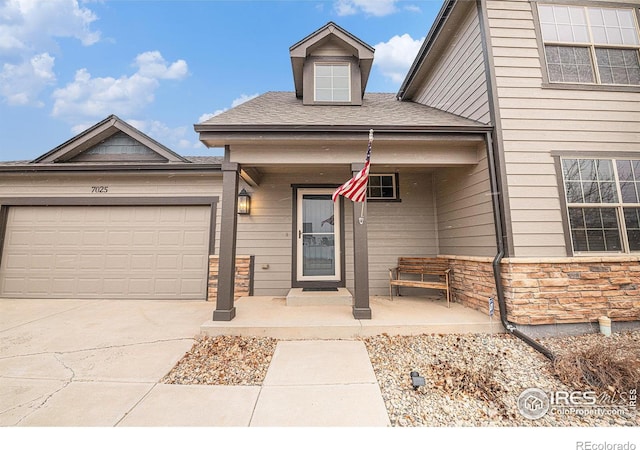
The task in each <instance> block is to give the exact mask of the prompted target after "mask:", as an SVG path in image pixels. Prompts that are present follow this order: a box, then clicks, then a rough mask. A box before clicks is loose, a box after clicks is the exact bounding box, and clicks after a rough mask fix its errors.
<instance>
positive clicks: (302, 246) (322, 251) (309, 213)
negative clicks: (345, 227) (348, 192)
mask: <svg viewBox="0 0 640 450" xmlns="http://www.w3.org/2000/svg"><path fill="white" fill-rule="evenodd" d="M301 191H302V192H300V196H299V201H300V203H299V205H298V206H299V214H298V227H299V228H298V238H299V239H298V246H299V248H298V257H299V260H298V279H299V280H309V281H312V280H318V281H322V280H327V281H329V280H337V279H338V277H339V274H340V267H339V266H340V264H339V255H340V252H339V248H338V247H339V240H340V238H339V236H340V234H339V226H340V224H339V217H338V216H337V214H338V208H337V207H336V205H335V204H334V202H333V200H331V193H325V192H322V191H319V192H318V191H317V190H316V192H313V190H311V189H308V190H307V189H305V190H301ZM309 191H311V192H309Z"/></svg>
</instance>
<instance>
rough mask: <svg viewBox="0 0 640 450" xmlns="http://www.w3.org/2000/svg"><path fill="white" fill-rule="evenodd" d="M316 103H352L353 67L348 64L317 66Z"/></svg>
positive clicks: (315, 76)
mask: <svg viewBox="0 0 640 450" xmlns="http://www.w3.org/2000/svg"><path fill="white" fill-rule="evenodd" d="M314 79H315V96H314V100H315V101H316V102H349V101H351V67H350V65H349V64H348V63H346V64H328V63H316V64H315V75H314Z"/></svg>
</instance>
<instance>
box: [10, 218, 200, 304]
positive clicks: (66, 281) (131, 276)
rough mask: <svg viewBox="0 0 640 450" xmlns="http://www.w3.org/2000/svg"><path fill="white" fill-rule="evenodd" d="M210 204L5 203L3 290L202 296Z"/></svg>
mask: <svg viewBox="0 0 640 450" xmlns="http://www.w3.org/2000/svg"><path fill="white" fill-rule="evenodd" d="M210 217H211V208H210V207H207V206H53V207H51V206H15V207H10V208H9V209H8V217H7V224H6V231H5V242H4V251H3V257H2V263H1V265H0V296H3V297H15V298H24V297H26V298H33V297H47V298H123V299H137V298H145V299H204V298H205V296H206V292H207V265H208V254H209V234H210V233H209V229H210Z"/></svg>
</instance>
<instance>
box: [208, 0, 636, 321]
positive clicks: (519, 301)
mask: <svg viewBox="0 0 640 450" xmlns="http://www.w3.org/2000/svg"><path fill="white" fill-rule="evenodd" d="M566 3H567V2H564V3H563V2H556V1H550V2H544V3H543V2H540V3H538V2H530V1H527V0H521V1H520V0H516V1H478V2H461V1H446V2H445V4H444V5H443V7H442V10H441V12H440V15H439V17H438V18H437V19H436V22H435V23H434V25H433V27H432V29H431V30H430V32H429V34H428V36H427V39H426V40H425V43H424V45H423V47H422V49H421V50H420V52H419V54H418V56H417V58H416V60H415V62H414V64H413V66H412V68H411V69H410V71H409V73H408V74H407V77H406V79H405V81H404V82H403V84H402V87H401V89H400V91H399V92H398V93H397V95H396V97H397V99H396V100H397V101H396V102H395V103H394V102H393V101H391V99H390V98H389V99H388V100H389V102H388V103H385V104H384V105H382V104H381V105H380V106H381V109H382V110H384V113H383V114H382V117H379V116H369V115H368V114H370V113H371V112H372V111H373V109H372V106H373V105H375V104H376V103H377V102H379V101H380V102H381V101H382V98H383V97H379V95H380V94H367V93H365V94H364V95H363V97H362V103H359V98H355V97H354V93H355V92H358V93H359V92H360V90H361V89H362V90H364V87H365V86H366V80H365V78H363V77H362V76H361V75H362V74H364V73H366V71H367V70H368V67H370V66H369V62H368V61H369V54H368V53H367V48H366V46H364V49H362V48H360V47H358V44H362V43H360V42H357V39H356V38H354V37H353V36H350V35H348V33H346V32H345V31H344V30H341V29H340V28H339V27H337V26H335V24H328V25H327V26H326V27H324V28H322V29H320V30H318V31H317V32H316V33H314V34H312V35H310V36H308V37H307V38H305V39H304V40H303V41H301V42H300V43H298V44H296V45H294V46H293V47H292V48H291V49H290V52H291V58H292V67H293V71H294V80H295V87H296V95H295V98H294V96H293V95H290V94H285V93H268V94H265V95H264V96H262V97H259V98H257V99H256V100H254V101H253V102H250V103H247V104H245V105H243V106H241V107H239V108H237V109H235V110H232V111H229V112H228V113H226V114H223V115H221V116H218V117H215V118H213V119H211V120H210V121H208V122H205V123H203V124H199V125H196V131H198V132H199V133H200V138H201V140H202V141H203V142H204V143H205V144H207V145H211V146H214V145H216V146H218V145H224V146H225V148H226V156H225V158H226V162H227V164H228V165H227V168H228V169H229V170H230V171H231V172H234V171H238V170H240V168H241V167H249V168H250V169H251V170H254V171H255V172H256V173H258V174H261V175H262V176H263V178H261V180H260V181H259V182H255V180H254V183H253V186H252V183H251V182H249V185H247V186H245V187H246V188H247V189H249V188H251V187H253V192H254V197H255V199H256V201H257V202H258V203H259V204H260V205H262V206H263V207H264V208H265V209H264V210H259V212H257V214H256V216H253V214H252V216H251V217H250V218H245V217H242V218H240V220H239V221H238V222H237V223H234V224H229V225H228V226H227V230H229V231H228V232H229V235H228V236H229V240H231V236H233V234H234V233H236V232H237V245H239V246H240V248H241V252H244V253H248V252H250V251H251V248H250V247H249V246H250V245H252V244H248V245H247V244H245V242H255V240H257V237H253V238H252V237H251V236H252V233H256V232H258V233H260V234H261V235H262V236H264V238H263V239H264V240H261V242H263V243H264V244H263V245H264V247H269V246H270V245H274V247H275V248H277V250H275V249H274V250H269V249H267V248H260V249H259V250H258V249H257V248H256V247H253V249H254V250H255V251H254V252H251V253H256V267H257V269H256V289H257V292H259V293H264V294H268V295H283V293H284V291H285V290H286V289H288V288H289V285H288V283H289V282H291V286H295V285H296V282H297V283H298V284H302V283H303V281H302V280H303V279H304V277H299V278H296V273H295V270H296V269H295V267H294V266H295V265H296V264H297V263H298V262H296V260H295V257H294V256H292V255H295V253H296V250H295V249H296V245H297V242H298V241H297V240H296V239H301V238H302V239H304V234H305V233H304V230H302V231H301V230H300V226H298V227H296V226H293V227H292V228H291V232H290V233H291V235H288V234H287V233H286V232H285V233H284V234H283V232H282V229H281V228H279V227H276V226H274V225H273V224H269V227H270V231H268V232H267V233H268V234H262V227H261V226H260V225H261V224H262V223H264V222H269V221H271V220H272V219H274V218H275V217H276V216H277V217H278V220H283V221H284V222H285V224H286V225H289V222H290V221H291V222H292V223H294V222H295V220H294V217H295V210H293V211H292V212H289V210H290V209H291V208H292V207H291V206H290V205H286V204H285V205H283V204H282V203H278V204H279V205H280V206H284V209H282V210H280V214H276V213H275V210H273V209H271V208H272V207H273V206H272V205H275V204H276V203H275V202H273V201H272V200H270V199H269V198H268V194H267V192H266V189H265V188H266V187H267V186H268V187H269V188H272V189H277V190H278V194H276V195H275V196H274V197H275V198H278V199H279V200H282V199H287V202H288V201H289V199H290V197H289V195H287V194H288V192H287V191H291V190H293V192H292V194H291V195H292V197H291V199H292V200H293V198H295V197H296V195H297V196H299V194H296V189H298V188H302V189H304V186H305V185H306V183H309V184H311V185H313V184H315V183H320V184H325V183H326V185H327V187H328V188H329V189H330V188H331V187H334V186H336V185H337V184H339V182H340V181H342V180H343V179H345V178H347V177H348V176H349V174H350V172H354V171H355V170H356V169H358V168H359V167H360V166H359V165H358V161H359V160H358V155H359V154H361V152H362V147H364V144H363V142H364V135H365V129H366V128H373V129H374V130H376V140H375V141H374V151H373V156H372V173H373V174H374V175H376V173H377V174H380V175H381V179H387V180H388V179H395V180H396V181H397V183H398V187H399V191H397V193H396V195H397V196H398V197H399V199H400V200H401V202H400V203H393V202H391V201H389V200H390V199H389V200H385V199H382V201H380V202H379V203H378V201H377V200H373V199H372V200H370V201H369V202H368V203H367V222H366V226H367V232H366V233H363V234H364V235H366V237H365V238H363V237H360V238H358V235H359V234H358V230H359V227H358V225H357V223H356V217H357V211H355V210H353V209H352V205H351V202H345V203H344V204H343V205H342V206H341V207H340V208H344V209H345V211H342V212H343V216H344V218H343V222H342V223H341V225H342V227H343V228H344V229H346V230H347V231H346V232H345V238H344V242H343V245H344V246H345V251H344V253H345V255H346V259H345V261H344V263H343V266H344V265H346V268H347V270H346V273H345V274H344V277H346V279H343V278H341V279H340V280H339V282H340V283H346V286H347V287H348V288H350V289H354V290H355V292H354V294H355V298H356V300H355V302H356V306H354V315H355V316H356V317H358V314H357V313H356V312H357V311H358V306H357V304H358V291H359V290H360V292H363V291H364V290H365V289H366V287H368V289H369V292H363V296H365V295H366V296H368V295H369V294H374V295H375V294H380V295H383V294H384V291H385V289H386V275H385V274H386V268H387V267H390V266H392V265H393V264H394V261H395V259H396V258H397V256H400V255H403V256H417V255H420V256H435V255H438V256H440V257H442V258H447V259H449V261H450V266H451V267H452V269H453V276H452V278H453V297H454V299H455V301H458V302H460V303H462V304H464V305H466V306H470V307H473V308H476V309H479V310H482V311H488V299H489V298H491V297H495V296H496V295H498V297H501V298H502V300H503V301H504V302H505V304H506V308H505V313H506V314H507V315H508V319H509V320H510V321H512V322H513V323H514V324H517V325H558V324H575V323H588V322H593V321H595V320H597V318H598V317H599V316H602V315H607V316H609V317H611V318H612V319H613V320H616V321H637V320H638V319H639V318H640V278H639V273H640V265H639V264H638V262H639V254H638V250H639V248H640V234H639V229H640V228H639V221H638V220H639V219H638V211H640V209H639V208H638V207H639V206H640V203H638V201H639V198H638V194H639V193H638V191H637V190H638V188H639V186H640V185H639V184H637V183H638V181H639V179H638V176H637V175H636V170H637V169H640V162H639V160H640V147H638V145H640V123H639V121H640V116H638V112H639V110H638V108H639V106H638V105H640V101H639V100H640V88H639V84H640V79H639V67H638V49H639V48H640V46H639V42H640V40H639V32H638V7H639V6H640V5H639V3H638V2H632V3H625V4H620V3H614V2H599V3H591V2H583V3H579V2H574V1H571V2H568V3H569V4H568V5H567V4H566ZM353 40H355V41H356V42H355V43H354V42H353ZM356 48H357V50H353V49H356ZM363 55H364V57H363ZM341 57H342V58H345V59H341ZM348 58H352V59H351V61H353V62H354V63H353V64H350V65H349V69H342V70H343V76H344V78H345V79H347V78H349V77H348V76H347V75H348V74H349V73H350V76H351V80H352V81H351V83H352V84H351V90H350V91H349V93H350V94H349V95H347V94H346V90H345V95H344V96H343V98H342V99H341V100H340V101H337V100H335V99H333V101H332V103H328V102H327V101H326V100H327V99H326V98H325V97H323V95H324V91H321V88H322V86H324V84H323V83H324V82H325V80H324V79H323V78H322V76H321V75H319V73H320V71H322V70H323V69H320V68H319V67H320V66H321V65H323V64H328V65H329V66H332V70H334V69H335V67H336V66H337V65H339V64H338V61H343V62H346V61H347V60H348ZM353 58H356V59H353ZM356 61H358V63H357V64H356ZM363 61H366V63H363ZM357 67H360V68H361V72H360V73H357ZM354 69H355V70H356V72H353V71H354ZM349 71H351V72H349ZM331 76H333V82H334V83H336V86H337V85H339V83H340V78H339V75H336V74H335V73H334V74H333V75H331V74H330V75H329V77H331ZM311 80H313V82H312V81H311ZM353 80H355V81H353ZM363 80H365V81H363ZM358 82H359V85H358ZM314 87H315V91H313V97H312V94H311V93H310V92H309V91H311V89H313V88H314ZM338 95H340V93H339V92H338ZM285 105H286V106H285ZM347 105H350V106H347ZM420 105H422V106H424V107H427V108H426V109H422V110H420V109H419V106H420ZM279 108H284V111H282V110H280V109H279ZM414 108H417V109H415V110H414V111H413V112H411V113H409V112H408V111H409V110H410V109H412V110H413V109H414ZM428 108H433V109H428ZM267 111H268V113H269V114H267ZM443 112H444V113H449V114H450V115H449V116H442V118H443V119H444V120H446V122H447V123H448V124H449V126H448V127H447V125H445V124H444V123H441V122H438V121H436V120H435V115H436V113H437V114H438V115H440V114H441V113H443ZM350 114H354V115H357V117H353V116H349V115H350ZM396 114H397V115H396ZM352 117H353V118H352ZM439 117H440V116H439ZM460 119H467V120H468V121H469V122H466V123H463V122H460ZM396 120H397V122H396ZM445 130H447V131H449V133H448V135H446V133H444V131H445ZM299 132H304V133H306V135H304V134H299ZM354 132H356V134H359V135H360V136H362V137H361V138H360V139H358V137H357V136H353V133H354ZM349 133H351V134H349ZM436 136H440V137H442V140H441V141H438V140H437V139H438V138H436ZM289 138H290V139H291V140H292V141H293V142H291V141H289V142H285V141H286V140H287V139H289ZM463 138H464V139H463ZM333 139H337V141H333ZM354 141H356V142H357V144H355V145H354V143H355V142H354ZM463 141H464V142H467V143H468V144H470V143H471V142H472V141H475V147H474V148H473V152H475V156H472V155H471V152H468V151H467V152H465V150H464V149H463V148H461V145H462V142H463ZM337 146H339V147H337ZM467 148H469V147H467ZM347 149H348V150H347ZM440 151H443V152H444V153H445V154H446V156H445V155H442V156H441V155H440V154H439V152H440ZM465 153H467V156H468V158H463V159H459V157H461V156H462V155H464V154H465ZM341 165H342V167H340V166H341ZM349 165H350V166H351V167H350V169H351V170H349ZM318 166H320V167H321V169H319V168H318ZM276 167H278V168H276ZM223 168H224V166H223ZM271 172H276V173H274V174H273V175H271ZM639 172H640V171H639ZM225 173H226V172H225ZM291 173H296V174H302V173H303V174H304V175H303V176H302V177H301V178H302V180H301V181H299V180H296V179H290V178H289V177H290V175H289V174H291ZM297 176H299V175H297ZM274 178H277V181H276V180H275V179H274ZM373 179H374V180H375V181H374V183H382V181H379V180H377V179H376V178H375V176H374V178H373ZM265 180H266V181H267V185H266V186H265V185H263V184H262V183H263V182H264V181H265ZM278 182H279V183H281V186H280V187H279V188H277V187H276V186H277V185H278ZM492 182H493V184H494V186H493V187H492ZM329 185H332V186H329ZM230 186H234V184H232V183H230ZM230 189H232V188H230ZM634 189H636V190H635V191H634ZM231 192H233V191H231ZM392 196H393V195H392ZM223 197H225V196H224V194H223ZM293 203H295V202H293ZM231 207H232V205H230V206H229V209H231ZM349 210H351V211H349ZM345 212H346V214H345ZM292 214H293V215H292ZM224 215H225V213H224V206H223V216H224ZM349 219H351V220H349ZM345 220H346V221H345ZM349 222H351V223H349ZM301 226H302V227H303V228H304V225H301ZM349 228H352V231H351V230H349ZM224 229H225V227H224V224H223V231H222V233H223V237H222V240H223V241H224V240H225V236H227V235H226V234H224ZM342 232H344V231H342ZM296 234H297V235H298V236H297V237H296ZM496 235H497V236H496ZM245 239H246V240H245ZM279 239H280V242H278V240H279ZM363 239H366V241H365V240H363ZM496 242H497V243H498V244H497V245H496ZM269 243H272V244H269ZM365 243H366V250H367V252H364V251H363V252H362V253H367V256H368V258H369V259H368V272H367V273H366V274H364V273H360V274H359V269H358V268H359V266H360V264H359V263H358V262H357V256H356V255H357V251H358V249H359V247H360V246H364V245H365ZM282 249H286V250H287V251H285V254H284V255H282V256H283V257H281V258H279V259H278V261H279V263H278V264H280V266H275V265H274V266H272V265H271V264H269V263H268V262H267V263H266V264H264V267H269V269H264V270H273V269H276V268H277V267H280V269H281V270H280V273H276V270H273V271H272V272H269V275H267V274H266V272H263V271H261V269H260V267H261V264H260V263H259V261H260V260H265V261H267V260H269V259H270V258H271V256H270V255H268V253H269V252H272V253H275V252H277V251H281V250H282ZM289 249H291V250H289ZM352 253H353V255H354V256H353V257H354V259H356V261H355V262H354V261H353V260H352V259H351V258H352V257H351V256H350V255H351V254H352ZM221 256H222V257H223V258H224V255H221ZM273 256H275V255H273ZM290 261H291V262H290ZM231 265H232V261H229V263H228V267H227V268H226V270H227V272H228V273H231V272H229V271H230V270H231ZM365 266H366V265H365ZM496 272H497V277H498V280H499V282H498V283H496V281H495V279H496ZM352 273H353V274H354V275H353V279H351V275H350V274H352ZM290 274H291V275H290ZM263 276H264V277H265V279H264V281H263V282H261V279H260V278H261V277H263ZM367 276H368V278H369V279H368V283H366V287H360V289H359V288H358V286H359V278H360V279H364V278H366V277H367ZM267 278H268V282H267ZM227 283H228V282H227ZM260 285H262V286H263V287H262V288H260V287H258V286H260ZM363 285H364V282H363ZM228 289H231V288H228ZM224 295H226V298H231V297H230V296H229V294H228V292H227V293H225V294H224ZM219 298H220V297H219ZM361 305H365V306H363V307H364V308H366V302H365V301H364V300H362V302H361ZM223 311H226V312H223ZM219 313H220V316H219V317H221V318H222V317H224V316H225V314H226V318H229V317H232V315H233V312H232V301H230V302H227V303H225V304H224V306H221V309H220V310H219ZM363 316H366V314H363Z"/></svg>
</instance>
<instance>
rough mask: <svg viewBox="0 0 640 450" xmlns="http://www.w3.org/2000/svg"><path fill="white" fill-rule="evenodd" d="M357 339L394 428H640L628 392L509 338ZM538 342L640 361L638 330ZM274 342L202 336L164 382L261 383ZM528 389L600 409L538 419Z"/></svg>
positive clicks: (564, 349)
mask: <svg viewBox="0 0 640 450" xmlns="http://www.w3.org/2000/svg"><path fill="white" fill-rule="evenodd" d="M362 340H363V342H364V344H365V345H366V347H367V351H368V353H369V357H370V359H371V363H372V365H373V369H374V372H375V375H376V378H377V380H378V384H379V385H380V390H381V392H382V397H383V399H384V402H385V404H386V407H387V411H388V413H389V418H390V420H391V424H392V426H396V427H416V426H552V427H562V426H587V427H594V426H640V416H639V415H638V414H637V410H636V409H635V408H633V407H629V397H628V393H625V394H624V395H625V397H624V398H623V399H622V400H621V399H620V398H619V397H617V396H615V395H613V396H612V395H608V394H610V392H608V391H607V390H606V389H604V390H602V389H594V388H591V387H589V386H587V385H585V384H581V383H579V380H574V383H572V386H569V385H567V384H564V383H563V382H561V381H560V379H559V378H558V377H557V376H556V375H555V374H554V367H553V365H552V363H551V362H550V361H549V360H547V359H546V358H545V357H544V356H542V355H541V354H539V353H538V352H536V351H535V350H533V349H532V348H531V347H529V346H528V345H526V344H525V343H524V342H522V341H521V340H519V339H517V338H514V337H512V336H510V335H507V334H490V335H489V334H486V335H485V334H460V335H456V334H445V335H420V336H389V335H381V336H375V337H370V338H365V339H362ZM540 342H541V343H542V344H543V345H545V346H546V347H548V348H549V349H551V350H552V351H553V352H554V353H555V354H557V355H561V354H564V353H565V352H577V351H579V350H582V349H587V348H590V347H592V346H594V345H601V344H603V343H605V344H607V345H608V346H609V347H607V348H615V349H617V348H620V349H627V350H630V351H631V353H626V354H625V355H624V357H625V358H627V359H628V360H630V362H633V363H634V364H635V365H634V367H638V363H639V362H640V331H633V332H625V333H616V334H614V335H613V336H611V337H605V336H602V335H599V334H590V335H584V336H576V337H561V338H559V337H558V338H546V339H543V340H541V341H540ZM276 344H277V340H276V339H271V338H257V337H231V336H218V337H202V338H200V339H199V340H198V341H197V342H196V343H195V344H194V346H193V348H192V349H191V350H190V351H189V352H188V353H187V354H186V355H185V356H184V357H183V358H182V360H180V361H179V362H178V364H177V365H176V366H175V367H174V369H173V370H172V371H171V372H170V373H169V374H167V376H166V377H164V378H163V380H162V382H163V383H171V384H222V385H260V384H261V383H262V381H263V380H264V377H265V375H266V373H267V369H268V367H269V363H270V362H271V357H272V356H273V352H274V351H275V347H276ZM633 359H635V360H634V361H631V360H633ZM634 370H635V369H634ZM411 371H417V372H419V374H420V375H421V376H423V377H424V378H425V386H422V387H419V388H418V389H417V390H414V388H413V387H412V384H411V377H410V375H409V374H410V372H411ZM636 380H637V378H636ZM638 387H640V386H637V385H636V388H638ZM528 388H538V389H540V390H542V391H544V392H546V393H555V392H558V391H562V392H573V391H582V392H584V391H592V390H594V391H596V394H593V395H597V400H596V405H595V406H597V407H598V408H597V410H596V409H593V408H591V407H584V406H580V405H577V406H578V408H577V411H576V410H570V409H564V410H560V411H558V410H557V409H556V410H554V408H553V406H554V405H552V408H551V409H550V410H549V412H548V413H547V414H546V415H544V416H543V417H541V418H539V419H536V420H531V419H527V418H525V417H524V416H523V415H522V414H521V413H520V411H519V409H518V398H519V396H520V394H521V393H522V392H523V391H524V390H525V389H528ZM636 392H637V391H636ZM612 397H613V398H612ZM578 400H579V401H580V400H584V399H578ZM587 400H588V399H587ZM636 402H637V401H636ZM636 404H637V403H636ZM556 406H557V405H556ZM560 406H562V405H560ZM573 406H574V407H575V406H576V405H573ZM596 413H597V414H596Z"/></svg>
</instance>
